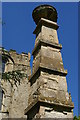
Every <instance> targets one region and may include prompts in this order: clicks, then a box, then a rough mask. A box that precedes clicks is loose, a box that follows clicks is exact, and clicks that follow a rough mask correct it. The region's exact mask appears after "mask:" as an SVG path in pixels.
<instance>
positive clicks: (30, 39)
mask: <svg viewBox="0 0 80 120" xmlns="http://www.w3.org/2000/svg"><path fill="white" fill-rule="evenodd" d="M40 4H49V5H52V6H54V7H55V8H56V9H57V12H58V22H57V23H58V25H59V26H60V27H59V29H58V38H59V43H61V44H62V46H63V47H62V50H61V53H62V58H63V63H64V68H65V69H67V70H68V75H67V76H66V79H67V84H68V91H69V92H71V96H72V101H73V102H74V115H78V3H76V2H74V3H70V2H69V3H68V2H67V3H66V2H64V3H62V2H50V3H49V2H48V3H47V2H46V3H44V2H42V3H41V2H30V3H29V2H25V3H22V2H18V3H17V2H13V3H8V2H7V3H6V2H4V3H2V19H3V22H5V23H6V24H4V25H3V28H2V45H3V47H4V48H6V49H7V50H9V49H15V50H16V51H17V52H18V53H21V52H30V53H31V52H32V50H33V48H34V43H35V35H34V34H33V31H34V29H35V27H36V25H35V23H34V21H33V19H32V11H33V9H34V8H35V7H36V6H38V5H40ZM31 66H32V58H31Z"/></svg>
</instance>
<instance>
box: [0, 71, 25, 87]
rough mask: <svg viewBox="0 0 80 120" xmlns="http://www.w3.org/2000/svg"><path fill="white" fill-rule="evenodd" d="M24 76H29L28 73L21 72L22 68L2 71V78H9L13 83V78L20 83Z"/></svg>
mask: <svg viewBox="0 0 80 120" xmlns="http://www.w3.org/2000/svg"><path fill="white" fill-rule="evenodd" d="M23 77H27V74H25V73H21V71H20V70H16V71H11V72H5V73H2V79H4V80H8V81H9V82H10V83H11V80H14V83H15V84H16V83H17V81H18V82H19V84H20V80H21V79H22V78H23ZM11 85H12V83H11Z"/></svg>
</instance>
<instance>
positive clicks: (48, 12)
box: [32, 5, 57, 24]
mask: <svg viewBox="0 0 80 120" xmlns="http://www.w3.org/2000/svg"><path fill="white" fill-rule="evenodd" d="M32 17H33V19H34V21H35V23H36V24H38V22H39V20H40V19H41V18H45V19H48V20H51V21H53V22H57V11H56V9H55V8H54V7H53V6H51V5H40V6H38V7H36V8H35V9H34V10H33V12H32Z"/></svg>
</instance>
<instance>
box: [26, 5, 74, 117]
mask: <svg viewBox="0 0 80 120" xmlns="http://www.w3.org/2000/svg"><path fill="white" fill-rule="evenodd" d="M32 16H33V19H34V21H35V23H36V25H37V26H36V29H35V30H34V34H36V40H35V47H34V49H33V51H32V55H33V69H32V75H31V77H30V79H29V81H30V85H31V88H30V94H29V100H28V107H27V108H26V109H25V114H26V115H27V119H30V118H31V119H33V118H73V108H74V104H73V103H72V100H71V95H70V94H69V93H68V91H67V82H66V75H67V70H64V66H63V61H62V56H61V49H62V45H61V44H59V42H58V36H57V29H58V27H59V26H58V25H57V11H56V9H55V8H54V7H53V6H50V5H40V6H38V7H36V8H35V9H34V10H33V13H32Z"/></svg>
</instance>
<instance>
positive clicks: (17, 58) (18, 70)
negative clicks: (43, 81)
mask: <svg viewBox="0 0 80 120" xmlns="http://www.w3.org/2000/svg"><path fill="white" fill-rule="evenodd" d="M8 54H9V56H8V57H7V59H8V60H7V61H6V64H5V69H4V74H3V79H2V80H1V88H2V90H3V98H2V108H1V112H2V113H1V115H2V118H6V117H8V118H27V116H25V115H24V109H25V108H26V107H27V106H28V96H29V91H30V90H29V89H30V83H29V82H28V76H30V75H31V69H30V53H28V54H25V53H22V54H17V53H16V51H13V50H10V51H9V52H8V51H7V52H6V55H8ZM4 56H5V54H4Z"/></svg>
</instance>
